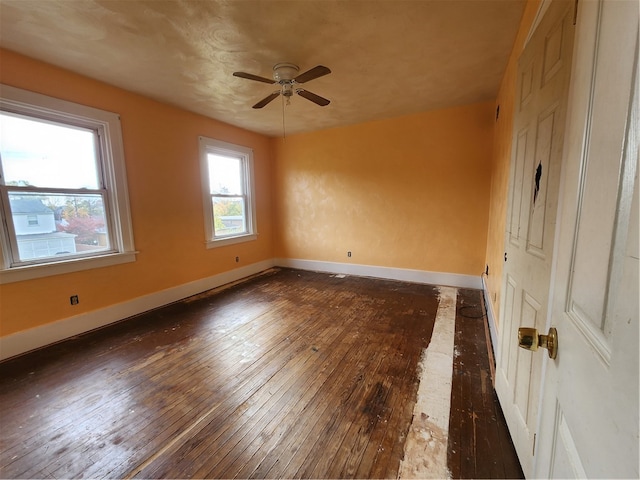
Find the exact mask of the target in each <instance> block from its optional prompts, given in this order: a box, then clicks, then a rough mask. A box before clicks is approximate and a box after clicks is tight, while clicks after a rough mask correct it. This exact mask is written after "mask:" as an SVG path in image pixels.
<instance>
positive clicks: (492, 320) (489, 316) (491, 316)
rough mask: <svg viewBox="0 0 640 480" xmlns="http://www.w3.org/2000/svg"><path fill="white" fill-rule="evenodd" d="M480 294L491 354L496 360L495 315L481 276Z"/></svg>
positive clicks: (497, 351) (496, 333)
mask: <svg viewBox="0 0 640 480" xmlns="http://www.w3.org/2000/svg"><path fill="white" fill-rule="evenodd" d="M482 294H483V295H484V305H485V307H486V309H487V323H488V324H489V333H490V334H491V344H492V345H493V355H494V357H495V359H496V360H497V359H498V358H500V352H499V348H498V330H497V329H496V316H495V312H494V311H493V302H491V295H490V293H489V289H488V288H487V282H486V281H485V278H484V277H482Z"/></svg>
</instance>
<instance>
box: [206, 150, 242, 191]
mask: <svg viewBox="0 0 640 480" xmlns="http://www.w3.org/2000/svg"><path fill="white" fill-rule="evenodd" d="M207 160H208V162H209V186H210V188H211V192H210V193H211V194H220V195H242V194H243V193H244V192H243V191H242V160H241V159H239V158H234V157H224V156H222V155H215V154H213V153H209V154H208V155H207Z"/></svg>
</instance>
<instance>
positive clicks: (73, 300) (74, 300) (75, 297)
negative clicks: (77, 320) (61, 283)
mask: <svg viewBox="0 0 640 480" xmlns="http://www.w3.org/2000/svg"><path fill="white" fill-rule="evenodd" d="M69 301H70V302H71V305H77V304H79V303H80V299H79V298H78V295H71V296H70V297H69Z"/></svg>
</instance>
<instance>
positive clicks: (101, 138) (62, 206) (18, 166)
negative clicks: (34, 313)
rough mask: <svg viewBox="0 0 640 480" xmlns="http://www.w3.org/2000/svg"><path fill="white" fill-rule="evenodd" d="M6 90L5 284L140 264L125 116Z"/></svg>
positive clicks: (1, 169)
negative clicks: (128, 185)
mask: <svg viewBox="0 0 640 480" xmlns="http://www.w3.org/2000/svg"><path fill="white" fill-rule="evenodd" d="M0 88H1V90H0V93H1V95H0V212H1V215H2V232H1V235H2V257H1V259H2V263H1V268H0V279H1V281H2V283H6V282H11V281H18V280H24V279H28V278H36V277H40V276H46V275H52V274H58V273H66V272H70V271H76V270H85V269H89V268H95V267H100V266H107V265H113V264H116V263H123V262H127V261H133V260H134V259H135V255H134V247H133V236H132V232H131V223H130V214H129V206H128V196H127V190H126V176H125V170H124V156H123V149H122V138H121V129H120V120H119V118H118V116H117V115H116V114H114V113H110V112H105V111H102V110H97V109H94V108H90V107H85V106H82V105H78V104H74V103H71V102H66V101H62V100H59V99H54V98H51V97H46V96H44V95H39V94H35V93H32V92H27V91H24V90H20V89H17V88H13V87H8V86H4V85H2V86H1V87H0Z"/></svg>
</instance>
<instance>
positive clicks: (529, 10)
mask: <svg viewBox="0 0 640 480" xmlns="http://www.w3.org/2000/svg"><path fill="white" fill-rule="evenodd" d="M539 4H540V0H528V1H527V4H526V6H525V10H524V13H523V14H522V19H521V21H520V29H519V30H518V34H517V36H516V40H515V42H514V46H513V50H512V52H511V56H510V57H509V63H508V64H507V68H506V70H505V73H504V76H503V77H502V82H501V85H500V90H499V92H498V97H497V99H496V107H497V106H500V116H499V118H498V120H497V121H496V123H495V129H494V139H493V157H492V159H491V199H490V203H489V225H488V234H487V251H486V261H485V263H486V265H489V276H488V277H487V287H488V290H489V294H490V297H491V301H492V304H493V309H494V313H495V315H496V322H497V321H498V319H499V314H500V309H499V307H500V289H501V287H502V263H503V262H504V229H505V225H506V218H507V196H508V189H509V167H510V162H511V135H512V132H511V129H512V128H513V106H514V99H515V94H516V81H517V78H516V74H517V70H518V58H519V57H520V53H521V52H522V49H523V46H524V42H525V40H526V38H527V36H528V34H529V30H530V29H531V25H532V24H533V21H534V19H535V16H536V12H537V11H538V6H539Z"/></svg>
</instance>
